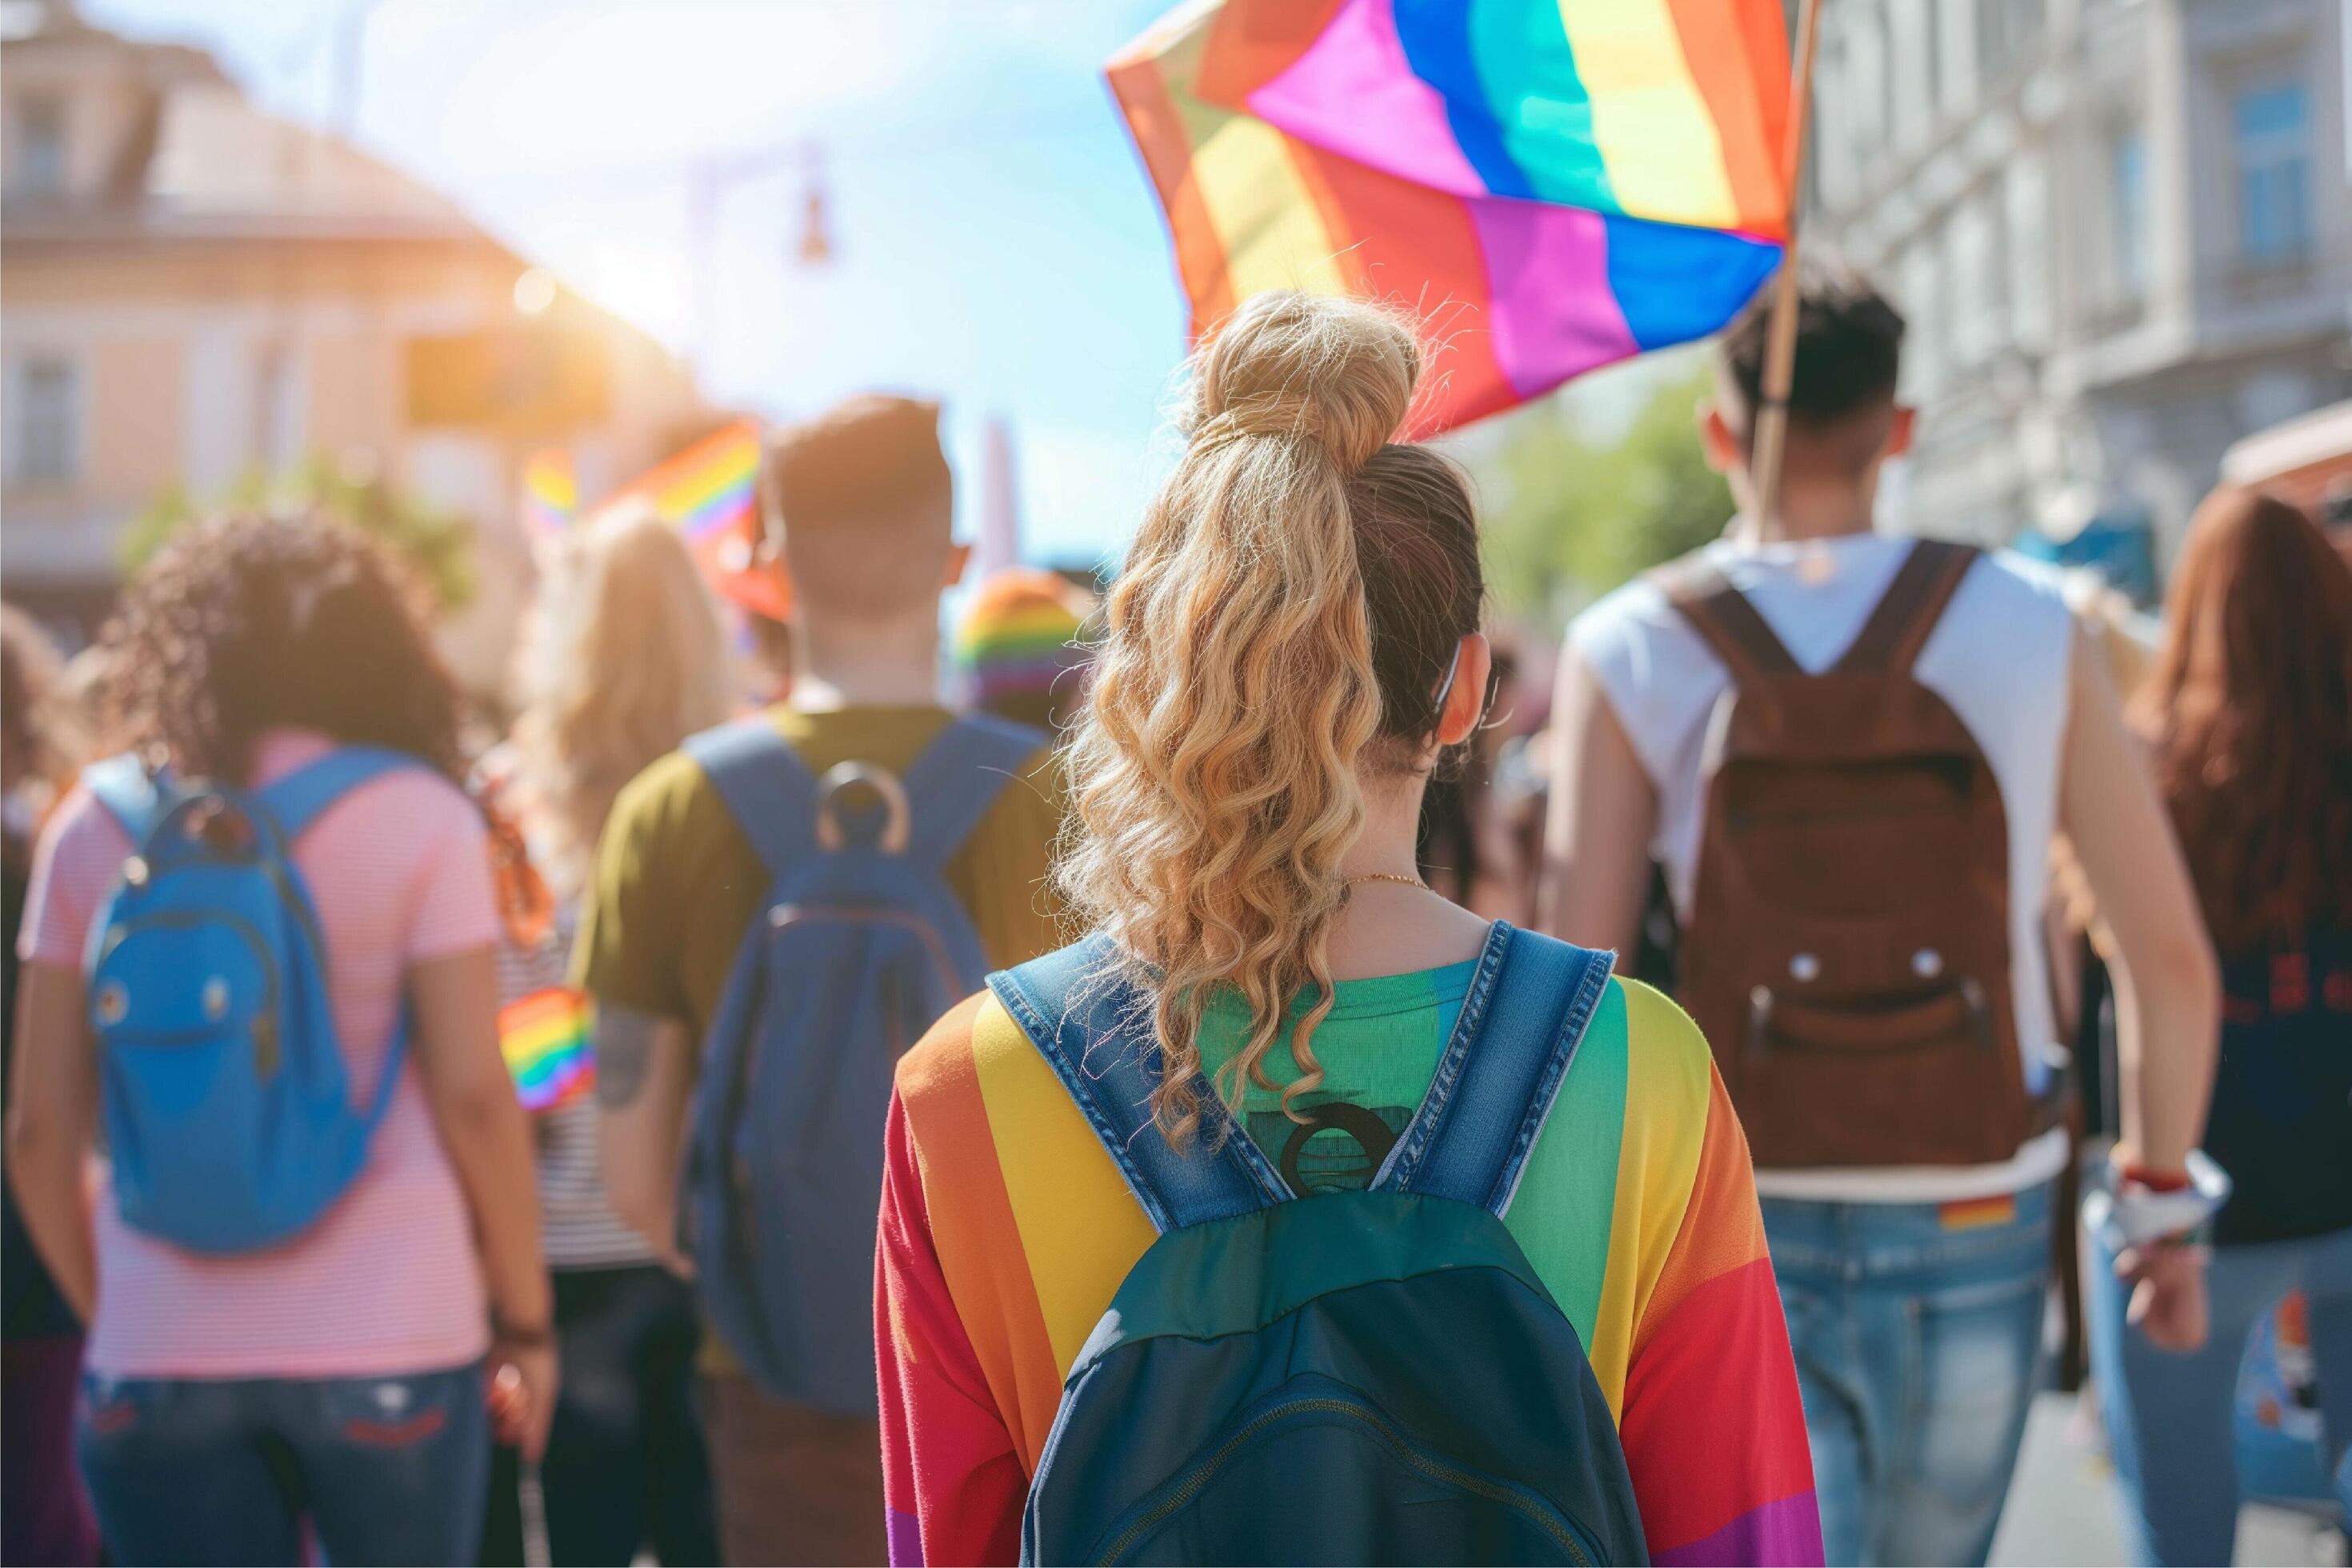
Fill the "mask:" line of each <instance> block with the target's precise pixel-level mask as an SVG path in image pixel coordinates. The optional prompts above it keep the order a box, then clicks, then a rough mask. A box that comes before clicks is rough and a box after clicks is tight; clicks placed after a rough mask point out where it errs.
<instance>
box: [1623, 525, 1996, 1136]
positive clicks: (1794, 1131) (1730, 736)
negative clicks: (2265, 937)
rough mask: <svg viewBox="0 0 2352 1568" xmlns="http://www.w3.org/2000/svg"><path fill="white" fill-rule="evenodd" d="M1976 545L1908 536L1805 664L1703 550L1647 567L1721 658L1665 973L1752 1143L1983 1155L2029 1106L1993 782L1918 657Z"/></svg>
mask: <svg viewBox="0 0 2352 1568" xmlns="http://www.w3.org/2000/svg"><path fill="white" fill-rule="evenodd" d="M1977 555H1978V552H1976V551H1974V550H1970V549H1968V548H1966V547H1964V546H1960V545H1954V544H1943V543H1933V542H1923V543H1920V544H1917V545H1915V546H1914V547H1913V549H1912V551H1911V553H1910V554H1909V556H1908V557H1906V559H1905V561H1904V563H1903V565H1902V567H1901V569H1900V570H1899V571H1898V572H1897V573H1896V574H1895V580H1894V582H1893V584H1891V585H1890V586H1889V587H1888V589H1887V591H1886V595H1885V598H1883V599H1882V600H1881V601H1880V602H1879V605H1878V607H1877V609H1876V610H1875V611H1874V613H1873V614H1872V616H1871V617H1870V619H1869V621H1868V623H1867V624H1865V625H1864V627H1863V629H1862V632H1861V635H1860V636H1858V637H1855V639H1854V641H1853V647H1850V648H1848V649H1847V650H1846V653H1845V656H1844V657H1843V658H1841V659H1839V660H1838V662H1837V663H1836V665H1835V666H1833V667H1832V668H1830V669H1828V670H1826V671H1824V672H1823V673H1822V674H1820V675H1809V674H1807V673H1806V672H1805V670H1804V669H1803V668H1801V666H1800V665H1799V664H1798V663H1797V661H1796V660H1795V659H1794V658H1790V654H1789V650H1788V649H1787V648H1786V647H1783V646H1782V645H1781V642H1780V638H1779V637H1775V636H1774V635H1773V633H1772V629H1771V627H1770V626H1769V625H1767V624H1766V622H1765V620H1764V617H1763V616H1761V615H1759V613H1758V612H1757V609H1756V606H1755V605H1752V604H1750V603H1749V602H1748V599H1747V598H1746V597H1745V596H1744V595H1741V594H1740V592H1739V591H1738V589H1737V588H1735V587H1733V586H1732V585H1731V584H1730V583H1729V582H1728V581H1727V580H1726V579H1725V578H1724V576H1723V574H1722V573H1721V572H1720V571H1719V570H1718V569H1717V567H1716V566H1715V565H1714V564H1713V563H1711V562H1710V561H1709V560H1708V559H1707V558H1706V555H1705V554H1704V552H1702V553H1701V554H1698V555H1694V556H1690V557H1686V558H1685V560H1683V561H1681V562H1679V563H1675V565H1673V566H1669V567H1667V568H1665V569H1664V572H1663V573H1662V574H1661V585H1662V586H1663V587H1664V589H1665V592H1666V595H1667V597H1668V599H1669V600H1670V601H1671V602H1672V603H1673V605H1675V608H1676V609H1677V610H1679V611H1680V612H1681V613H1682V615H1683V616H1685V619H1687V620H1688V621H1689V623H1690V624H1691V626H1693V627H1695V628H1696V630H1697V631H1698V633H1699V635H1700V636H1702V637H1705V638H1706V642H1707V645H1708V647H1712V648H1713V649H1714V650H1715V653H1716V655H1717V657H1718V658H1721V659H1722V660H1723V662H1724V664H1725V665H1726V666H1727V668H1729V670H1730V672H1731V688H1730V689H1729V690H1728V691H1727V692H1726V693H1725V694H1724V697H1723V700H1722V701H1721V702H1720V703H1719V704H1718V705H1717V709H1716V711H1715V714H1714V716H1713V719H1712V721H1711V722H1710V725H1709V728H1708V731H1707V739H1706V755H1705V758H1704V760H1703V762H1702V763H1701V766H1702V767H1703V768H1704V769H1705V770H1706V772H1705V775H1704V776H1705V777H1706V780H1707V788H1706V822H1705V828H1704V832H1703V834H1702V837H1701V838H1700V843H1699V858H1698V877H1697V886H1696V894H1695V897H1694V899H1693V901H1692V910H1691V919H1690V921H1689V924H1688V926H1687V928H1686V929H1685V931H1684V933H1683V940H1682V952H1681V962H1682V968H1681V982H1680V984H1679V987H1678V990H1679V993H1680V997H1681V1000H1682V1002H1683V1005H1685V1006H1686V1007H1687V1008H1689V1010H1690V1012H1691V1014H1692V1015H1693V1016H1695V1017H1696V1019H1697V1020H1698V1022H1699V1025H1700V1026H1701V1027H1702V1028H1704V1029H1705V1030H1706V1037H1707V1040H1708V1043H1709V1044H1710V1045H1711V1046H1712V1047H1713V1048H1714V1051H1715V1058H1716V1063H1717V1067H1718V1068H1719V1069H1720V1070H1721V1072H1722V1074H1723V1079H1724V1083H1725V1085H1726V1087H1727V1088H1728V1089H1729V1090H1730V1092H1731V1100H1732V1104H1733V1105H1734V1107H1735V1108H1737V1110H1738V1112H1739V1119H1740V1121H1741V1122H1742V1123H1743V1124H1744V1125H1745V1127H1746V1128H1747V1131H1748V1142H1749V1145H1750V1147H1751V1149H1752V1150H1753V1152H1754V1154H1755V1159H1756V1163H1757V1164H1758V1165H1759V1166H1762V1167H1766V1168H1781V1169H1787V1168H1790V1167H1800V1166H1815V1165H1948V1164H1982V1163H1991V1162H1994V1161H2000V1160H2006V1159H2009V1158H2011V1156H2012V1155H2014V1154H2015V1153H2016V1152H2017V1150H2018V1146H2019V1145H2020V1144H2021V1143H2022V1142H2024V1141H2025V1139H2026V1138H2027V1137H2028V1136H2029V1135H2030V1134H2031V1133H2032V1131H2033V1130H2034V1125H2035V1121H2036V1111H2035V1107H2034V1106H2033V1105H2032V1102H2031V1100H2029V1099H2028V1097H2027V1095H2026V1091H2025V1083H2024V1075H2023V1072H2022V1070H2021V1067H2020V1063H2019V1058H2018V1047H2017V1027H2016V1015H2015V1014H2014V1013H2013V1012H2012V1011H2011V1005H2010V951H2009V916H2010V910H2009V836H2008V826H2007V816H2006V813H2005V811H2004V810H2003V807H2002V804H2001V796H2000V784H1998V782H1997V781H1996V780H1995V779H1994V777H1993V773H1992V769H1991V767H1990V764H1988V763H1986V761H1985V757H1984V752H1982V751H1981V750H1980V749H1979V747H1978V745H1977V742H1976V741H1975V739H1974V738H1973V737H1972V736H1971V735H1970V734H1969V731H1968V727H1967V726H1966V725H1964V724H1962V723H1961V722H1960V720H1959V717H1958V715H1957V714H1955V713H1954V712H1953V711H1952V710H1951V709H1950V708H1949V707H1948V705H1947V704H1946V703H1945V701H1944V700H1943V699H1942V698H1940V697H1938V696H1937V694H1936V693H1935V692H1933V691H1931V690H1929V689H1927V687H1925V686H1923V685H1921V684H1920V683H1919V681H1918V680H1917V679H1916V678H1915V677H1914V676H1913V675H1912V673H1911V667H1912V664H1913V661H1914V660H1916V658H1918V655H1919V650H1920V648H1921V647H1924V646H1925V645H1926V643H1927V636H1928V634H1929V633H1930V632H1931V631H1933V630H1934V629H1935V626H1936V622H1937V618H1938V617H1939V616H1941V615H1942V614H1943V611H1944V608H1945V606H1946V605H1948V603H1949V602H1950V600H1951V596H1952V594H1953V591H1954V590H1955V589H1957V588H1958V586H1959V584H1960V579H1961V578H1962V577H1964V576H1966V575H1967V574H1968V571H1969V567H1970V566H1971V565H1972V564H1974V563H1975V561H1976V559H1977Z"/></svg>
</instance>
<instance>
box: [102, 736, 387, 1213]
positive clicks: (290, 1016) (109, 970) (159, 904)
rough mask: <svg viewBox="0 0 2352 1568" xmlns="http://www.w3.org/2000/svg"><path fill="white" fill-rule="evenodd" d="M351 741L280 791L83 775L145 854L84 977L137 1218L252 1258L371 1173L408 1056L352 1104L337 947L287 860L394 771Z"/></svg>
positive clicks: (106, 918) (118, 766) (131, 772)
mask: <svg viewBox="0 0 2352 1568" xmlns="http://www.w3.org/2000/svg"><path fill="white" fill-rule="evenodd" d="M416 765H418V764H417V763H415V759H413V758H410V757H405V756H403V755H401V754H399V753H398V752H387V751H379V750H375V749H373V748H371V747H362V746H346V747H343V748H341V749H340V750H337V751H333V752H329V753H327V754H326V755H325V756H323V757H320V759H319V760H318V761H316V762H314V763H310V764H308V765H307V766H305V767H301V768H299V769H297V770H295V771H294V772H293V773H289V774H288V775H287V776H285V777H284V778H281V779H279V780H278V781H277V782H276V783H274V784H264V785H262V786H261V787H260V788H258V789H252V790H237V789H230V788H226V787H225V786H222V785H218V784H202V783H199V784H190V785H187V786H185V787H182V786H181V785H179V784H174V783H173V781H172V780H171V779H170V778H169V777H168V776H167V775H163V774H150V773H147V772H146V771H145V770H144V769H142V767H141V765H140V763H139V760H138V759H137V758H136V757H130V756H122V757H114V758H111V759H110V760H108V761H106V762H103V763H98V764H96V765H95V766H93V767H91V768H89V770H88V771H87V772H86V773H83V775H82V780H83V783H84V784H87V785H88V786H89V792H90V794H91V795H94V796H96V797H97V799H98V801H99V803H100V805H103V806H105V807H106V809H107V810H108V811H109V812H110V813H111V814H112V815H113V816H114V818H115V820H116V821H117V822H119V823H121V825H122V828H123V831H124V832H125V833H127V834H129V835H130V837H131V843H132V844H134V845H136V846H137V847H138V853H136V854H135V855H133V856H132V857H131V858H130V859H129V860H128V861H126V862H125V863H124V865H123V868H122V880H121V883H120V884H119V885H118V886H117V887H116V888H115V889H114V891H113V892H112V893H111V894H110V895H109V896H108V898H107V900H106V902H105V904H104V905H103V906H102V907H101V908H100V910H99V912H98V919H97V920H96V921H94V922H92V924H91V926H90V932H89V952H87V953H86V954H85V956H84V959H83V965H82V967H83V971H84V973H86V974H88V976H89V1009H90V1026H91V1028H92V1030H93V1031H95V1033H96V1036H97V1039H98V1059H99V1069H100V1079H101V1082H102V1085H103V1106H104V1111H103V1115H104V1121H105V1129H106V1142H107V1149H108V1152H109V1153H110V1156H111V1158H112V1161H113V1165H114V1196H115V1201H116V1203H117V1204H118V1205H120V1206H121V1213H122V1219H123V1223H125V1224H126V1225H130V1226H135V1227H137V1228H138V1229H140V1230H143V1231H146V1232H148V1233H149V1234H150V1235H152V1236H157V1237H162V1238H163V1240H165V1241H168V1242H171V1243H173V1244H174V1245H176V1246H179V1247H186V1248H188V1249H190V1250H191V1251H195V1252H205V1253H241V1252H257V1251H259V1250H261V1249H263V1248H265V1247H275V1246H277V1245H278V1244H279V1243H281V1242H284V1241H288V1240H290V1239H291V1238H292V1237H295V1236H297V1235H299V1234H300V1232H302V1231H303V1230H304V1229H305V1228H307V1227H308V1226H310V1225H311V1224H312V1223H313V1222H314V1221H316V1220H317V1219H318V1218H319V1216H320V1215H323V1214H324V1213H325V1212H326V1211H327V1209H328V1208H329V1207H330V1206H331V1205H333V1203H334V1202H335V1200H336V1199H337V1198H339V1197H341V1195H342V1194H343V1191H344V1189H345V1188H347V1187H349V1186H350V1185H351V1184H352V1179H353V1178H354V1177H356V1176H357V1175H358V1174H359V1173H360V1168H361V1166H362V1165H363V1164H365V1163H367V1151H368V1140H369V1139H370V1138H371V1137H372V1136H373V1134H374V1131H375V1129H376V1126H377V1124H378V1123H379V1122H381V1121H383V1113H384V1111H385V1110H386V1109H387V1108H388V1107H389V1106H390V1105H391V1103H392V1094H393V1089H394V1087H395V1086H396V1085H397V1084H398V1083H399V1081H400V1070H401V1064H402V1061H403V1059H404V1056H405V1054H406V1051H407V1047H408V1019H407V1016H406V1013H405V1011H404V1012H403V1014H402V1016H401V1019H400V1021H399V1022H398V1023H397V1024H396V1025H394V1035H393V1040H392V1049H391V1052H390V1054H389V1055H387V1056H386V1057H385V1058H384V1066H383V1078H382V1079H381V1081H380V1082H379V1084H378V1086H377V1088H376V1089H375V1093H374V1096H373V1102H372V1103H371V1104H369V1105H368V1106H367V1107H366V1108H365V1109H364V1110H355V1109H353V1107H352V1101H351V1081H350V1076H349V1074H348V1073H347V1072H346V1071H345V1069H344V1066H343V1052H342V1046H341V1041H340V1039H339V1038H338V1037H337V1035H336V1030H335V1017H334V1012H333V1008H332V1005H331V1004H332V997H331V994H330V992H329V989H328V984H327V944H326V940H325V938H324V936H323V935H322V934H321V932H320V929H319V916H318V912H317V910H315V909H313V908H312V907H311V903H310V892H309V890H308V889H306V888H305V887H304V886H303V884H302V878H301V873H300V872H299V870H298V869H297V868H296V867H295V864H294V860H293V856H292V849H293V846H294V843H295V841H296V840H297V839H299V838H300V837H301V836H302V834H303V832H304V831H305V830H306V829H308V828H309V827H310V824H311V823H313V822H314V821H316V820H317V819H318V817H319V815H320V813H321V812H323V811H325V810H326V809H327V807H328V806H330V805H333V804H334V803H335V802H336V801H338V800H340V799H341V798H342V796H343V795H345V794H346V793H348V792H349V791H351V790H352V789H354V788H356V787H357V786H359V785H360V784H364V783H366V782H367V781H368V780H370V779H373V778H375V777H377V776H379V775H380V774H383V773H388V772H390V771H391V770H392V769H394V768H399V767H413V766H416Z"/></svg>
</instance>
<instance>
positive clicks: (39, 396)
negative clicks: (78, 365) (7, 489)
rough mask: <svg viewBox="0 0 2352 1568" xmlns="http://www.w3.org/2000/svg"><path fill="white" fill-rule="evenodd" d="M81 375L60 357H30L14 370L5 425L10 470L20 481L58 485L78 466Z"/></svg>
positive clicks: (75, 470) (13, 478)
mask: <svg viewBox="0 0 2352 1568" xmlns="http://www.w3.org/2000/svg"><path fill="white" fill-rule="evenodd" d="M78 381H79V378H78V377H77V376H76V375H75V374H74V367H73V365H72V364H71V363H69V362H68V361H66V360H61V359H32V360H26V361H25V362H23V363H21V364H20V365H19V366H18V367H17V372H16V386H15V388H14V389H13V390H14V391H15V393H16V396H15V397H13V398H11V399H10V400H9V401H10V405H11V407H12V408H13V410H14V416H13V418H12V419H11V421H10V424H9V429H8V437H9V439H8V474H9V478H10V479H12V480H14V481H15V482H16V483H17V484H19V485H59V484H64V483H66V482H68V480H70V479H72V478H73V477H74V475H75V474H76V473H78V472H79V470H80V468H81V408H80V402H81V397H80V387H79V384H78Z"/></svg>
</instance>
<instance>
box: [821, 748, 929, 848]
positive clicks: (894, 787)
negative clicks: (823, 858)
mask: <svg viewBox="0 0 2352 1568" xmlns="http://www.w3.org/2000/svg"><path fill="white" fill-rule="evenodd" d="M860 784H863V785H865V786H866V788H867V789H870V790H872V791H873V792H874V793H875V794H876V795H879V796H881V797H882V831H881V833H880V834H879V835H878V836H877V837H876V839H875V841H874V843H875V847H877V848H878V849H880V850H881V851H882V853H884V854H885V855H904V854H905V853H906V852H907V840H908V837H909V836H910V834H911V831H912V823H913V814H912V813H911V812H910V811H909V810H908V805H907V786H906V785H905V784H900V783H899V782H898V774H896V773H892V772H891V771H890V770H889V769H887V768H885V767H880V766H877V765H876V764H875V763H836V764H835V765H834V766H833V767H831V768H828V769H826V770H825V774H824V777H823V778H821V779H819V780H818V781H817V785H816V847H818V848H819V849H822V850H824V852H825V853H826V854H828V855H832V854H835V853H838V852H839V851H840V850H842V849H844V848H846V847H848V837H847V836H846V835H845V834H844V833H843V832H842V829H841V812H840V810H839V808H838V807H837V806H836V805H835V801H836V800H837V799H838V798H839V797H840V795H841V794H842V792H843V791H845V790H851V789H856V787H857V786H858V785H860Z"/></svg>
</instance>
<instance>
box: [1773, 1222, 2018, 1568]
mask: <svg viewBox="0 0 2352 1568" xmlns="http://www.w3.org/2000/svg"><path fill="white" fill-rule="evenodd" d="M2050 1199H2051V1188H2050V1187H2049V1186H2047V1185H2043V1186H2039V1187H2033V1188H2030V1189H2028V1190H2027V1191H2025V1192H2022V1193H2019V1194H2016V1197H2015V1199H2014V1200H2013V1204H2003V1203H2001V1202H2000V1201H1999V1200H1994V1201H1993V1202H1992V1203H1991V1204H1990V1205H1935V1204H1840V1203H1811V1202H1801V1201H1799V1200H1796V1199H1790V1198H1766V1199H1765V1200H1764V1204H1763V1207H1764V1233H1765V1236H1766V1238H1767V1239H1768V1240H1769V1242H1770V1244H1771V1248H1772V1269H1773V1272H1774V1274H1775V1275H1777V1276H1778V1277H1779V1279H1780V1304H1781V1306H1782V1308H1783V1309H1784V1310H1786V1311H1787V1313H1788V1315H1789V1344H1790V1350H1791V1351H1793V1352H1795V1354H1796V1358H1797V1383H1798V1386H1799V1388H1800V1389H1801V1391H1802V1393H1803V1394H1804V1401H1805V1430H1806V1434H1807V1436H1809V1437H1810V1438H1811V1443H1812V1450H1813V1487H1814V1489H1815V1491H1816V1492H1817V1493H1818V1494H1819V1496H1820V1499H1821V1505H1822V1547H1823V1549H1824V1551H1825V1552H1826V1553H1827V1556H1828V1560H1829V1562H1830V1563H1832V1564H1833V1565H1834V1564H1839V1563H1982V1562H1983V1561H1984V1560H1985V1555H1986V1553H1987V1552H1990V1550H1991V1547H1992V1531H1993V1525H1994V1524H1995V1523H1996V1522H1997V1521H1999V1520H2000V1505H2001V1502H2002V1500H2004V1499H2005V1498H2006V1497H2007V1496H2008V1495H2009V1478H2010V1472H2011V1470H2012V1469H2014V1468H2016V1465H2017V1448H2018V1444H2019V1443H2020V1442H2021V1440H2022V1439H2023V1437H2024V1435H2025V1415H2026V1409H2027V1406H2028V1405H2030V1404H2031V1403H2032V1397H2033V1392H2034V1389H2035V1387H2036V1386H2037V1384H2039V1383H2040V1381H2041V1360H2042V1310H2043V1302H2044V1297H2045V1295H2046V1292H2047V1289H2048V1283H2049V1275H2050Z"/></svg>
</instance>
